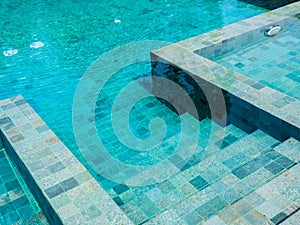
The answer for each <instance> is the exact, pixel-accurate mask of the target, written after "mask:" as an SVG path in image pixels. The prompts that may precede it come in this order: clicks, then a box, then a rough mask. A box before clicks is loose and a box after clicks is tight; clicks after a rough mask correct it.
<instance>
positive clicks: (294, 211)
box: [204, 138, 300, 225]
mask: <svg viewBox="0 0 300 225" xmlns="http://www.w3.org/2000/svg"><path fill="white" fill-rule="evenodd" d="M274 150H275V152H276V153H278V154H279V153H280V152H281V153H282V156H281V157H279V158H277V159H275V162H274V163H278V164H281V165H286V162H290V160H294V161H293V162H294V163H293V165H292V166H290V167H289V168H288V169H287V170H285V171H284V172H283V173H281V174H279V175H278V176H276V177H275V178H274V179H272V180H270V181H269V182H267V183H265V184H264V185H262V186H261V187H259V188H257V189H255V190H254V191H253V192H252V193H250V194H249V195H247V196H245V197H244V198H243V199H241V200H239V201H237V202H236V203H234V204H233V205H231V206H229V207H227V208H226V209H223V210H221V211H220V212H219V213H218V214H217V215H215V216H214V217H212V218H211V219H209V220H207V221H206V222H205V223H204V224H207V225H209V224H220V225H222V224H282V225H284V224H289V225H298V224H299V219H300V217H299V216H300V214H299V213H300V180H299V173H300V164H299V150H300V142H299V141H297V140H295V139H294V138H290V139H288V140H286V141H285V142H283V143H282V144H280V145H278V146H277V147H275V148H274ZM292 153H294V154H292ZM284 155H285V156H284ZM289 156H290V157H289ZM286 157H289V158H288V160H287V158H286Z"/></svg>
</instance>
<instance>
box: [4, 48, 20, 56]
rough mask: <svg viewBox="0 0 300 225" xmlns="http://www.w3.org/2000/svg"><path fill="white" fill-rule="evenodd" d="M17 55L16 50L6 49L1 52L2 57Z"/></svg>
mask: <svg viewBox="0 0 300 225" xmlns="http://www.w3.org/2000/svg"><path fill="white" fill-rule="evenodd" d="M17 53H18V49H8V50H6V51H4V52H3V55H5V56H13V55H15V54H17Z"/></svg>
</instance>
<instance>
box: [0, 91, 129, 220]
mask: <svg viewBox="0 0 300 225" xmlns="http://www.w3.org/2000/svg"><path fill="white" fill-rule="evenodd" d="M0 137H1V139H2V143H3V146H4V148H5V149H6V151H7V153H8V155H9V157H10V158H11V159H12V160H13V161H14V163H15V164H16V166H17V167H18V169H19V170H20V172H21V174H22V176H23V177H24V179H25V181H26V183H27V185H28V186H29V188H30V190H31V191H32V193H33V195H34V197H35V198H36V200H37V202H38V203H39V205H40V207H41V209H42V211H43V212H44V214H45V215H46V217H47V219H48V221H49V222H50V224H55V225H57V224H70V225H71V224H72V225H74V224H114V225H115V224H116V225H117V224H133V223H132V222H131V221H130V220H129V219H128V217H127V216H126V215H125V214H124V213H123V212H122V211H121V209H120V208H119V207H118V206H117V204H116V203H115V202H114V201H113V199H112V198H111V197H109V195H108V194H107V193H106V192H105V191H104V189H103V188H102V187H101V186H100V184H99V183H98V182H97V181H96V180H95V179H94V178H93V177H92V175H91V174H90V173H89V172H88V171H87V169H86V168H85V167H84V166H83V165H82V164H81V163H80V162H79V161H78V160H77V158H76V157H75V156H74V155H73V154H72V153H71V151H70V150H69V149H68V148H67V147H66V146H65V145H64V144H63V142H62V141H61V140H60V139H59V138H58V137H57V136H56V135H55V133H54V132H53V131H52V130H51V129H50V128H49V127H48V126H47V124H46V123H45V122H44V121H43V120H42V119H41V117H40V116H39V115H38V114H37V113H36V112H35V111H34V110H33V109H32V108H31V106H30V105H29V103H28V102H27V101H26V100H25V99H24V98H23V97H22V96H21V95H18V96H16V97H12V98H8V99H4V100H1V101H0Z"/></svg>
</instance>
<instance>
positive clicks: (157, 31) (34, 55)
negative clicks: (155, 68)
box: [0, 0, 285, 224]
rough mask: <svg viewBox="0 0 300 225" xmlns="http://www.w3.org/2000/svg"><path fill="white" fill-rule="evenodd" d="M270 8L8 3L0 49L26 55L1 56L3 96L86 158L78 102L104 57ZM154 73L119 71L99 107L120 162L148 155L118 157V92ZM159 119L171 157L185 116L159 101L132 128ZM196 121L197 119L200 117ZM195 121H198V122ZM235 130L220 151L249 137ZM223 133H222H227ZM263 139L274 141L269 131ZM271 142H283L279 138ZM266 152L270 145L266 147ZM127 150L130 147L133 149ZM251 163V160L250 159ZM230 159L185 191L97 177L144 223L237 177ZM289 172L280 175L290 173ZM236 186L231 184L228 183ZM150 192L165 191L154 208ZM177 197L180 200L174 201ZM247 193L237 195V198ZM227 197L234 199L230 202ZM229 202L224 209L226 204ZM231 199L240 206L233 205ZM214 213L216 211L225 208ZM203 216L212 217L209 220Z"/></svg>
mask: <svg viewBox="0 0 300 225" xmlns="http://www.w3.org/2000/svg"><path fill="white" fill-rule="evenodd" d="M265 11H266V10H265V9H262V8H258V7H254V6H252V5H249V4H246V3H243V2H240V1H236V0H230V1H212V0H206V1H203V0H202V1H193V2H191V1H187V0H185V1H175V0H172V1H166V0H158V1H157V0H154V1H142V0H138V1H134V2H132V1H130V2H127V1H122V0H119V1H96V0H94V1H89V2H86V1H72V0H69V1H66V0H65V1H60V2H50V1H44V0H42V1H34V0H30V1H16V2H12V1H9V0H5V1H1V2H0V21H1V22H0V28H1V30H2V31H3V32H2V36H1V40H0V49H1V52H4V51H6V50H8V49H18V53H17V54H16V55H13V56H10V57H6V56H4V54H1V55H0V71H1V72H0V90H1V92H0V98H1V99H4V98H7V97H11V96H14V95H17V94H22V95H23V96H24V97H25V98H26V99H27V100H28V101H29V103H30V104H31V105H32V107H33V108H34V109H35V110H36V111H37V112H38V113H39V114H40V115H41V117H42V118H43V119H44V120H45V121H46V123H47V124H48V125H49V126H50V128H51V129H53V131H54V132H55V133H56V134H57V135H58V136H59V137H60V138H61V139H62V141H63V142H64V143H65V144H66V145H67V146H68V147H69V148H70V150H71V151H72V152H73V153H74V154H75V155H76V156H77V157H78V158H79V159H82V156H81V155H80V153H79V151H78V149H77V146H76V143H75V141H74V137H73V131H72V102H73V97H74V94H75V90H76V86H77V84H78V82H79V79H80V78H81V76H82V75H83V74H84V72H85V70H86V69H87V68H88V67H89V65H90V64H91V63H92V62H93V61H94V60H96V59H97V58H98V57H99V56H100V55H101V54H102V53H104V52H106V51H108V50H110V49H112V48H114V47H117V46H120V45H122V44H125V43H128V42H133V41H139V40H148V39H150V40H163V41H169V42H176V41H179V40H183V39H186V38H188V37H191V36H194V35H197V34H200V33H204V32H207V31H210V30H213V29H215V28H219V27H222V26H224V25H227V24H229V23H233V22H236V21H239V20H241V19H245V18H248V17H251V16H254V15H257V14H260V13H263V12H265ZM37 41H39V42H43V43H44V44H45V45H44V46H43V47H42V48H38V49H31V48H30V47H29V46H30V44H31V43H33V42H37ZM149 72H150V65H149V64H145V65H140V66H134V67H130V68H128V69H126V70H124V71H121V72H120V73H118V74H117V75H116V76H115V78H116V79H115V80H112V81H111V82H110V83H109V86H107V87H106V88H105V89H104V90H103V92H102V93H100V94H99V98H98V102H97V104H96V105H97V106H96V109H95V111H96V121H97V126H98V129H99V130H102V128H103V127H105V132H100V134H99V135H100V136H101V135H103V138H104V140H106V146H107V147H108V148H110V149H111V151H112V154H113V155H114V156H115V157H116V158H118V159H119V160H124V161H126V162H127V163H131V164H135V163H143V161H141V160H140V159H141V155H133V156H132V155H130V153H128V154H127V152H126V154H124V152H122V153H123V154H120V152H119V151H115V152H113V151H114V150H115V149H120V148H121V149H122V148H123V147H124V146H122V145H121V144H120V143H119V142H118V141H117V140H116V138H115V136H114V134H113V133H112V128H111V126H110V124H109V117H108V113H109V109H110V108H109V107H110V105H111V104H112V102H113V100H114V98H115V96H116V94H117V93H118V88H122V86H126V84H128V83H129V82H130V81H132V80H135V79H137V78H138V77H142V76H148V74H149ZM128 74H130V76H128ZM103 106H105V107H103ZM153 114H155V115H157V116H159V117H162V118H163V119H164V120H165V121H167V125H168V128H169V129H168V132H167V136H166V139H165V142H164V149H167V150H168V151H165V152H163V153H164V154H169V153H170V152H172V148H173V147H174V146H175V145H176V138H177V136H176V135H178V133H180V127H179V124H178V122H179V116H178V115H177V114H175V113H174V112H172V111H171V110H170V109H169V108H167V107H166V106H165V105H163V104H161V103H160V102H159V101H158V100H157V99H154V98H149V99H145V100H144V101H142V102H139V103H138V104H137V105H136V109H134V110H133V111H132V114H131V121H132V123H131V127H132V129H133V132H134V133H135V134H136V135H137V137H141V138H145V137H147V136H148V135H149V130H148V126H147V124H148V121H149V120H150V119H151V118H152V117H153ZM190 120H191V121H192V118H191V119H190ZM107 123H108V124H107ZM192 123H193V124H194V123H195V121H193V122H192ZM211 125H212V122H211V121H210V120H204V121H202V122H201V126H203V128H204V131H206V132H203V134H202V135H204V136H203V137H202V139H201V140H200V139H199V142H200V143H199V146H202V147H203V146H205V145H206V144H207V141H208V140H207V139H208V137H209V136H210V132H209V128H210V126H211ZM228 129H229V130H230V129H231V130H230V131H225V133H226V135H225V136H226V138H225V142H223V143H222V141H221V139H222V138H223V137H224V136H222V135H220V134H214V138H215V140H214V141H215V143H216V144H215V145H213V146H212V149H213V150H214V149H219V146H220V145H221V146H222V148H225V147H227V146H229V145H231V144H232V143H234V142H236V141H238V140H240V139H242V138H244V137H245V136H247V134H245V133H244V132H243V131H241V130H239V129H238V128H236V127H231V128H228ZM158 131H159V130H158ZM219 131H220V132H221V131H222V128H219ZM221 133H222V132H221ZM258 135H260V137H264V136H266V134H264V133H263V132H262V133H259V134H258ZM267 137H268V136H267ZM267 139H268V138H267ZM268 140H269V142H270V143H269V144H270V145H273V144H274V143H277V141H276V140H273V139H272V138H270V139H268ZM273 142H274V143H273ZM266 149H269V148H267V147H266ZM125 150H126V151H127V150H128V149H126V148H125ZM143 157H145V156H144V155H143ZM161 157H163V155H149V158H147V160H145V161H144V163H149V160H150V159H151V160H152V161H153V163H155V160H159V159H160V158H161ZM203 157H204V156H202V152H201V149H199V152H198V155H195V156H194V157H193V159H192V161H191V163H190V164H189V165H188V166H187V167H188V168H184V170H183V171H191V170H192V169H190V170H188V169H189V167H193V166H195V165H198V163H199V162H200V161H201V160H202V159H203ZM236 157H237V158H235V160H234V161H233V163H236V166H242V164H241V163H242V160H244V158H243V157H244V156H243V154H242V153H239V154H238V155H237V156H236ZM249 161H251V160H250V158H249ZM222 162H223V161H220V166H219V167H218V166H216V168H215V169H214V171H208V172H207V173H208V175H207V177H206V178H205V177H203V178H202V177H198V176H197V177H196V176H194V177H193V176H188V178H186V180H185V181H184V182H183V183H182V184H186V186H185V187H181V186H180V187H179V186H176V185H174V183H175V182H179V181H176V180H174V179H180V177H181V176H182V175H181V173H179V174H178V176H176V177H175V178H173V180H170V181H167V182H166V183H162V184H160V187H156V186H153V187H148V186H147V187H140V188H128V187H127V186H122V185H118V184H115V183H113V182H110V181H108V180H106V179H104V178H103V177H101V176H97V179H98V180H99V182H100V183H101V185H102V186H103V187H104V188H105V189H106V190H107V192H108V193H109V194H110V196H111V197H112V198H113V199H114V200H115V202H116V203H117V204H118V205H119V206H120V207H121V208H122V210H123V211H124V212H125V213H127V214H128V215H129V217H130V219H132V220H133V221H134V222H135V223H136V224H139V223H143V222H145V221H147V220H149V219H151V218H153V217H155V215H157V214H159V213H162V212H163V211H165V210H167V209H168V208H170V207H171V205H161V204H164V203H166V202H169V203H172V204H175V203H179V202H180V201H183V202H184V200H185V199H187V198H189V197H191V196H192V195H194V194H197V193H198V191H200V190H202V187H207V186H208V185H211V184H213V182H215V181H216V179H217V178H218V179H221V177H222V176H223V175H225V174H229V173H231V172H232V171H233V168H235V167H232V165H230V168H227V167H226V168H227V169H226V168H225V167H224V166H223V165H222V164H221V163H222ZM231 167H232V168H231ZM224 168H225V169H224ZM282 168H283V169H280V170H279V171H280V172H282V171H283V170H284V169H285V168H284V167H282ZM223 170H224V171H225V172H224V171H223ZM220 171H223V172H220ZM219 172H220V174H218V173H219ZM186 173H189V172H186ZM249 174H251V173H249ZM95 175H96V174H95ZM213 177H215V178H213ZM196 178H197V179H196ZM269 178H270V177H268V179H269ZM266 179H267V178H266ZM262 180H263V179H262ZM262 182H265V180H263V181H262ZM202 184H203V185H202ZM191 185H192V186H191ZM220 185H221V186H223V185H222V184H220ZM223 187H224V186H223ZM179 188H186V191H187V192H189V191H190V192H189V193H190V194H188V196H185V195H184V194H183V193H184V192H182V193H181V194H179ZM191 188H192V189H191ZM193 188H194V189H193ZM228 188H231V187H229V186H228ZM236 188H238V187H236ZM150 190H152V192H156V191H157V192H158V194H159V195H160V198H157V201H159V203H153V201H154V199H155V198H156V197H155V196H156V195H157V194H154V197H153V195H152V194H151V192H150V193H148V192H149V191H150ZM226 190H227V188H225V189H224V190H223V189H222V191H226ZM160 193H161V194H160ZM245 193H246V192H245ZM245 193H243V194H245ZM215 194H216V195H215V196H214V197H216V196H218V195H220V194H221V192H216V193H215ZM176 195H177V196H178V198H176V201H173V202H172V200H173V199H174V198H175V196H176ZM151 196H152V197H151ZM242 196H243V195H239V196H238V197H237V196H235V199H234V201H236V200H237V199H239V198H241V197H242ZM150 200H151V201H150ZM152 200H153V201H152ZM219 200H220V199H219ZM223 200H224V201H225V200H226V199H225V198H223ZM224 201H221V202H222V203H220V204H221V205H222V204H223V203H224ZM226 201H229V200H228V199H227V200H226ZM230 201H232V202H233V200H230ZM199 206H200V205H198V207H199ZM211 207H214V206H211ZM214 212H215V213H216V212H217V209H216V210H214ZM209 216H211V215H209ZM200 218H202V219H204V218H205V216H203V217H200ZM187 220H188V219H187Z"/></svg>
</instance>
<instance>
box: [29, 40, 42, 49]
mask: <svg viewBox="0 0 300 225" xmlns="http://www.w3.org/2000/svg"><path fill="white" fill-rule="evenodd" d="M44 45H45V44H44V43H43V42H40V41H37V42H33V43H31V44H30V48H41V47H43V46H44Z"/></svg>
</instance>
